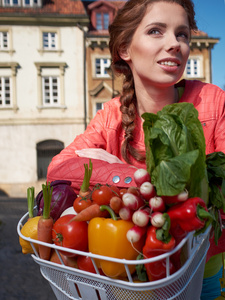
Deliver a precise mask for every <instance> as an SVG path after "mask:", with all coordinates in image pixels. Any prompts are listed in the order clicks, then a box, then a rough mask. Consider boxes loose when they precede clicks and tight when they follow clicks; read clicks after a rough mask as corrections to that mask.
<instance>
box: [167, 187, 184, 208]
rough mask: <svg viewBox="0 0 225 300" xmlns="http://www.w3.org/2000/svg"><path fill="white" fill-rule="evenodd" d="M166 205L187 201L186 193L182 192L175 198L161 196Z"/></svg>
mask: <svg viewBox="0 0 225 300" xmlns="http://www.w3.org/2000/svg"><path fill="white" fill-rule="evenodd" d="M162 198H163V200H164V202H165V204H166V205H171V204H176V203H178V202H184V201H186V200H187V199H188V191H187V190H184V191H182V192H181V193H180V194H178V195H175V196H162Z"/></svg>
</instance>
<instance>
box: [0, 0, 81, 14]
mask: <svg viewBox="0 0 225 300" xmlns="http://www.w3.org/2000/svg"><path fill="white" fill-rule="evenodd" d="M3 14H4V15H6V14H9V15H20V16H25V15H27V14H29V16H33V15H35V16H37V15H38V16H41V15H64V16H65V15H68V16H72V15H86V10H85V8H84V5H83V2H82V1H81V0H43V5H42V7H15V6H14V7H3V6H0V16H1V15H3Z"/></svg>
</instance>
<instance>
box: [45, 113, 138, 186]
mask: <svg viewBox="0 0 225 300" xmlns="http://www.w3.org/2000/svg"><path fill="white" fill-rule="evenodd" d="M106 118H107V113H106V112H105V111H99V112H98V113H97V114H96V116H95V118H94V119H93V120H92V121H91V122H90V124H89V125H88V127H87V129H86V131H85V132H84V133H83V134H81V135H78V136H77V137H76V138H75V140H74V141H73V142H72V143H71V144H70V145H69V146H68V147H66V148H65V149H63V150H62V151H61V152H60V154H58V155H56V156H55V157H53V159H52V161H51V162H50V165H49V167H48V172H47V181H50V182H51V181H54V180H70V181H71V186H72V187H73V188H74V190H75V192H78V191H79V189H80V186H81V184H82V182H83V178H84V164H85V163H86V164H88V162H89V159H87V158H81V157H78V156H77V155H76V154H75V150H78V149H85V148H102V149H104V150H106V147H107V145H106V143H107V142H106V139H107V138H106V130H107V129H106V127H107V126H106V122H107V120H105V119H106ZM92 163H93V172H92V176H91V182H90V186H91V187H92V186H94V185H95V184H96V183H101V184H105V183H107V184H115V185H117V186H118V187H129V186H132V185H134V180H133V174H134V172H135V170H136V168H134V167H132V166H130V165H128V164H126V163H124V164H118V163H115V164H110V163H107V162H105V161H102V160H97V159H92Z"/></svg>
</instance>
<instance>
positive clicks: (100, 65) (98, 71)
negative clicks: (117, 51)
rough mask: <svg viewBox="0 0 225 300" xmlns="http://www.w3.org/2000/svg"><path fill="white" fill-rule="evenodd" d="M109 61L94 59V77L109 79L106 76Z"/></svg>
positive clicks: (107, 75)
mask: <svg viewBox="0 0 225 300" xmlns="http://www.w3.org/2000/svg"><path fill="white" fill-rule="evenodd" d="M110 64H111V61H110V59H109V58H96V59H95V76H96V77H110V75H109V74H108V72H107V71H108V68H109V67H110Z"/></svg>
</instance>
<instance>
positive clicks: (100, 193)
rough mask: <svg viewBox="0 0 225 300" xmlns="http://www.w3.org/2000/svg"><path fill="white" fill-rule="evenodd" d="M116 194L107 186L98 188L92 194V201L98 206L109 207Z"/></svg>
mask: <svg viewBox="0 0 225 300" xmlns="http://www.w3.org/2000/svg"><path fill="white" fill-rule="evenodd" d="M114 195H115V194H114V192H113V191H112V190H111V189H110V187H109V186H107V185H101V186H99V187H96V188H95V189H94V190H93V192H92V200H93V202H95V203H97V204H98V205H108V204H109V202H110V199H111V198H112V197H113V196H114Z"/></svg>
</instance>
